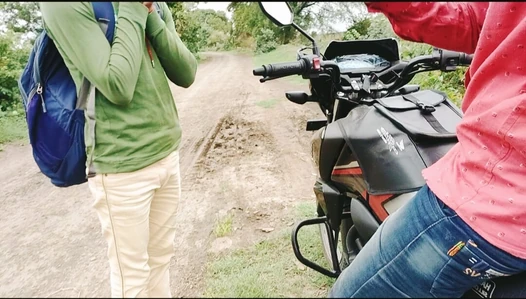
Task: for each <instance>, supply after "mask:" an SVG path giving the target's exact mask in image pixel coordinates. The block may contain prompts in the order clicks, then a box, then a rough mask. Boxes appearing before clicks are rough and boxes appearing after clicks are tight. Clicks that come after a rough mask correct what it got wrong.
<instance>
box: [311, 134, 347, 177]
mask: <svg viewBox="0 0 526 299" xmlns="http://www.w3.org/2000/svg"><path fill="white" fill-rule="evenodd" d="M344 145H345V140H344V139H343V135H342V132H341V130H340V128H339V126H338V125H337V124H336V123H331V124H329V125H327V127H326V128H325V131H324V134H322V141H321V145H320V150H319V153H317V154H316V153H315V152H314V150H313V155H317V156H318V159H319V160H318V161H319V162H318V165H319V170H320V177H321V178H322V179H323V180H324V181H330V179H331V173H332V169H333V168H334V165H335V164H336V161H337V160H338V156H339V154H340V152H341V150H342V148H343V146H344Z"/></svg>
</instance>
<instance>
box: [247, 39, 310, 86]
mask: <svg viewBox="0 0 526 299" xmlns="http://www.w3.org/2000/svg"><path fill="white" fill-rule="evenodd" d="M300 47H301V46H297V45H290V44H289V45H281V46H278V48H276V50H274V51H271V52H268V53H263V54H258V55H255V56H254V67H259V66H262V65H264V64H269V63H277V62H294V61H296V51H297V50H298V49H299V48H300ZM278 80H287V81H289V82H291V83H296V84H302V85H305V84H308V83H309V81H308V80H305V79H303V78H302V77H301V76H299V75H294V76H288V77H284V78H280V79H278Z"/></svg>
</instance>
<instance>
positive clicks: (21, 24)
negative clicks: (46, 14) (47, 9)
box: [0, 2, 43, 39]
mask: <svg viewBox="0 0 526 299" xmlns="http://www.w3.org/2000/svg"><path fill="white" fill-rule="evenodd" d="M0 11H1V12H2V14H0V24H3V25H5V26H6V27H7V29H8V30H10V31H13V32H16V33H22V36H23V37H26V38H29V39H34V38H35V37H36V36H37V34H38V33H40V32H41V31H42V29H43V25H42V18H41V13H40V6H39V5H38V2H0Z"/></svg>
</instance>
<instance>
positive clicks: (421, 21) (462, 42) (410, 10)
mask: <svg viewBox="0 0 526 299" xmlns="http://www.w3.org/2000/svg"><path fill="white" fill-rule="evenodd" d="M488 4H489V3H488V2H365V5H366V6H367V8H368V10H369V12H381V13H383V14H384V15H385V16H386V17H387V18H388V19H389V21H390V22H391V25H392V27H393V30H394V32H395V33H396V34H397V35H398V36H400V37H401V38H403V39H406V40H410V41H414V42H423V43H426V44H430V45H432V46H435V47H437V48H442V49H447V50H452V51H459V52H465V53H473V52H475V47H476V45H477V42H478V39H479V35H480V30H481V28H482V24H483V23H484V19H485V17H486V11H487V8H488Z"/></svg>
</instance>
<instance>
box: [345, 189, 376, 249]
mask: <svg viewBox="0 0 526 299" xmlns="http://www.w3.org/2000/svg"><path fill="white" fill-rule="evenodd" d="M351 218H352V220H353V223H354V225H355V226H356V229H357V230H358V234H359V235H360V237H361V241H362V242H363V243H364V244H365V243H366V242H367V241H369V239H370V238H371V237H372V236H373V234H374V232H376V230H377V229H378V227H379V226H380V222H379V221H378V220H376V218H375V217H374V216H373V215H372V214H371V212H369V210H368V209H367V207H366V206H365V205H364V204H363V203H362V202H361V201H359V200H358V199H354V198H353V199H352V200H351Z"/></svg>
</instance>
